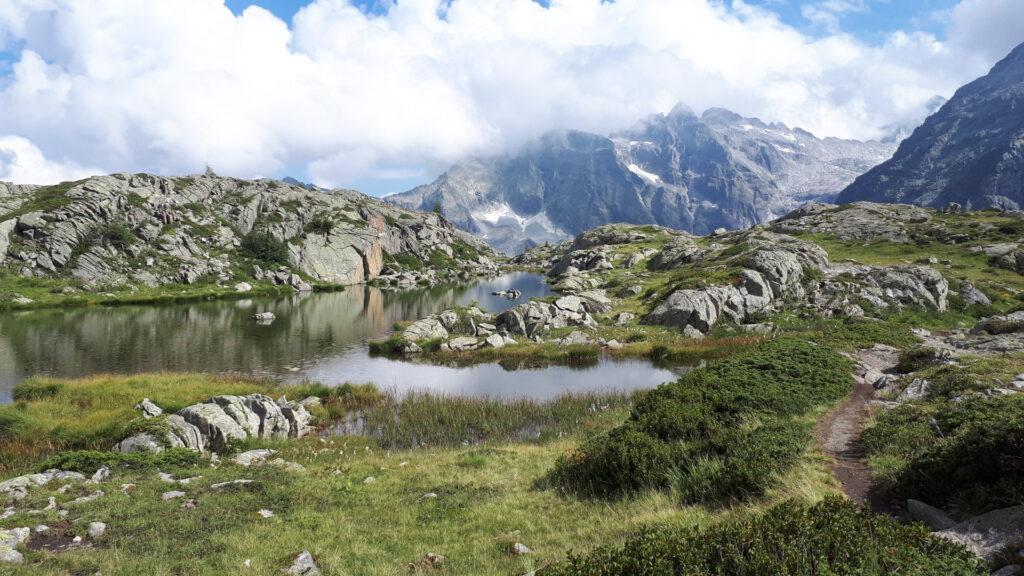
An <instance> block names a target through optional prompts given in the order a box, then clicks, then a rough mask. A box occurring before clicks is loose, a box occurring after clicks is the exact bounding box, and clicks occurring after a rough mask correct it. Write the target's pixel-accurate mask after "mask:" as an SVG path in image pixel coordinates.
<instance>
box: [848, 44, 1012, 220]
mask: <svg viewBox="0 0 1024 576" xmlns="http://www.w3.org/2000/svg"><path fill="white" fill-rule="evenodd" d="M855 200H871V201H876V202H904V203H910V204H917V205H921V206H934V207H942V206H946V205H947V204H950V203H956V204H959V205H961V206H963V207H965V208H970V209H980V208H989V207H991V208H1013V209H1016V208H1019V207H1021V206H1022V205H1024V44H1022V45H1020V46H1018V47H1017V48H1015V49H1014V50H1013V51H1012V52H1011V53H1010V54H1009V55H1008V56H1007V57H1006V58H1004V59H1003V60H1001V61H1000V62H999V63H997V64H996V65H995V66H994V67H993V68H992V70H991V71H990V72H989V73H988V74H987V75H985V76H983V77H981V78H979V79H977V80H975V81H973V82H971V83H969V84H967V85H965V86H963V87H962V88H960V89H959V90H957V91H956V93H955V94H954V95H953V97H952V98H951V99H950V100H949V101H948V102H946V103H945V104H943V105H942V106H941V107H940V108H939V109H938V111H936V112H935V113H934V114H932V115H931V116H929V117H928V119H927V120H925V122H924V124H923V125H921V126H920V127H919V128H917V129H916V130H914V132H913V133H912V134H911V135H910V136H909V137H908V138H907V139H906V140H904V141H903V143H902V144H900V146H899V149H898V150H897V151H896V153H895V154H894V155H893V157H892V158H891V159H890V160H889V161H887V162H885V163H882V164H880V165H879V166H877V167H875V168H874V169H872V170H870V171H869V172H867V173H865V174H864V175H863V176H861V177H859V178H857V180H856V181H854V182H853V183H852V184H851V185H850V186H849V187H848V188H846V189H845V190H843V192H842V194H840V195H839V201H840V202H852V201H855Z"/></svg>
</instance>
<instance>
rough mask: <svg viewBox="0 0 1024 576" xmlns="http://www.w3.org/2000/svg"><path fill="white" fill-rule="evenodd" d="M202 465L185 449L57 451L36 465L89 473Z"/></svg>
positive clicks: (197, 455) (200, 457)
mask: <svg viewBox="0 0 1024 576" xmlns="http://www.w3.org/2000/svg"><path fill="white" fill-rule="evenodd" d="M204 463H205V459H204V457H203V455H202V454H200V453H199V452H196V451H194V450H189V449H188V448H168V449H167V450H163V451H161V452H130V453H127V454H123V453H121V452H105V451H99V450H72V451H68V452H61V453H60V454H55V455H53V456H51V457H49V458H47V459H46V461H44V462H43V463H42V464H40V465H39V467H38V470H39V471H40V472H42V471H44V470H50V469H53V468H56V469H60V470H71V471H74V472H81V473H83V474H92V473H93V472H95V471H96V470H98V469H99V468H100V467H102V466H109V467H110V468H112V469H118V468H130V469H133V470H156V469H161V470H166V469H181V468H195V467H197V466H200V465H202V464H204Z"/></svg>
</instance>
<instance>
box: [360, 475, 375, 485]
mask: <svg viewBox="0 0 1024 576" xmlns="http://www.w3.org/2000/svg"><path fill="white" fill-rule="evenodd" d="M376 481H377V479H376V478H374V477H373V476H367V477H366V478H364V479H363V484H373V483H374V482H376Z"/></svg>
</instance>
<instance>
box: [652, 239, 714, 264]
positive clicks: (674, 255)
mask: <svg viewBox="0 0 1024 576" xmlns="http://www.w3.org/2000/svg"><path fill="white" fill-rule="evenodd" d="M704 254H705V250H704V249H703V248H701V247H700V246H698V245H697V242H696V241H695V240H694V238H692V237H691V236H679V237H677V238H674V239H672V240H671V241H670V242H669V243H668V244H666V245H665V247H664V248H662V249H661V251H660V252H658V253H657V254H655V255H654V257H653V258H651V260H650V262H648V263H647V266H648V268H650V269H651V270H669V269H672V268H676V267H678V266H682V265H684V264H692V263H693V262H697V261H698V260H700V259H701V258H703V257H704Z"/></svg>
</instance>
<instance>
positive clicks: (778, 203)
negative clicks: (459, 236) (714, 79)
mask: <svg viewBox="0 0 1024 576" xmlns="http://www.w3.org/2000/svg"><path fill="white" fill-rule="evenodd" d="M894 149H895V145H894V144H893V143H884V142H876V141H869V142H859V141H855V140H843V139H839V138H824V139H819V138H817V137H816V136H815V135H813V134H811V133H810V132H807V131H806V130H803V129H800V128H792V129H791V128H789V127H788V126H786V125H785V124H782V123H778V122H774V123H765V122H763V121H761V120H760V119H757V118H745V117H743V116H741V115H739V114H736V113H734V112H731V111H729V110H726V109H724V108H709V109H708V110H706V111H704V112H703V114H702V115H701V116H698V115H697V114H696V113H694V112H693V110H692V109H690V108H689V107H688V106H686V105H685V104H682V103H680V104H677V105H676V106H675V107H673V108H672V110H671V111H669V112H668V113H667V114H651V115H649V116H647V117H645V118H643V119H641V120H640V121H638V122H637V123H635V124H634V125H633V126H632V127H630V128H628V129H625V130H621V131H618V132H614V133H612V134H609V135H607V136H604V135H599V134H594V133H590V132H585V131H580V130H572V129H563V130H556V131H551V132H548V133H546V134H544V135H542V136H541V137H539V138H538V139H537V140H535V141H533V142H531V143H529V144H527V145H526V146H525V147H523V149H521V150H520V151H518V152H516V153H512V154H501V155H495V156H486V157H476V158H471V159H467V160H465V161H462V162H459V163H457V164H455V165H454V166H452V167H451V168H450V169H449V170H447V171H445V172H444V173H443V174H442V175H441V176H439V177H438V178H437V179H436V180H434V181H433V182H431V183H429V184H425V185H422V186H418V187H416V188H413V189H412V190H409V191H407V192H403V193H399V194H393V195H391V196H387V197H385V201H386V202H390V203H393V204H397V205H400V206H403V207H406V208H415V209H420V210H430V209H433V208H434V207H435V206H436V205H437V204H440V206H441V208H442V210H443V212H444V214H445V217H446V218H447V219H448V220H449V221H451V222H453V223H454V224H455V225H456V226H458V227H460V228H462V229H464V230H467V231H470V232H473V233H475V234H477V235H478V236H480V237H481V238H482V239H484V240H485V241H487V242H488V243H489V244H490V245H491V246H492V247H494V248H496V249H498V250H500V251H503V252H506V253H515V252H520V251H522V250H523V249H525V248H529V247H530V246H532V245H536V244H539V243H544V242H551V241H561V240H564V239H566V238H569V237H571V236H574V235H576V234H578V233H580V232H582V231H583V230H586V229H588V228H593V227H595V226H600V225H603V224H608V223H617V222H622V223H635V224H659V225H664V226H668V227H671V228H676V229H679V230H684V231H687V232H692V233H697V234H707V233H710V232H712V231H713V230H715V229H717V228H722V227H724V228H729V229H735V228H745V227H749V226H752V225H754V224H758V223H762V222H765V221H768V220H771V219H773V218H775V217H777V216H779V215H781V214H785V213H787V212H789V211H790V210H792V209H794V208H796V207H797V206H799V205H800V204H803V203H805V202H807V201H812V200H813V201H832V200H834V199H835V196H836V195H837V194H838V193H839V191H840V190H842V188H843V187H845V186H846V184H848V183H849V182H852V181H853V179H854V178H855V177H856V176H857V175H858V174H860V173H862V172H863V171H865V170H867V169H868V168H870V167H871V166H873V165H875V164H877V163H879V162H881V161H883V160H884V159H885V158H887V157H888V156H889V155H891V153H892V151H893V150H894Z"/></svg>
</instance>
